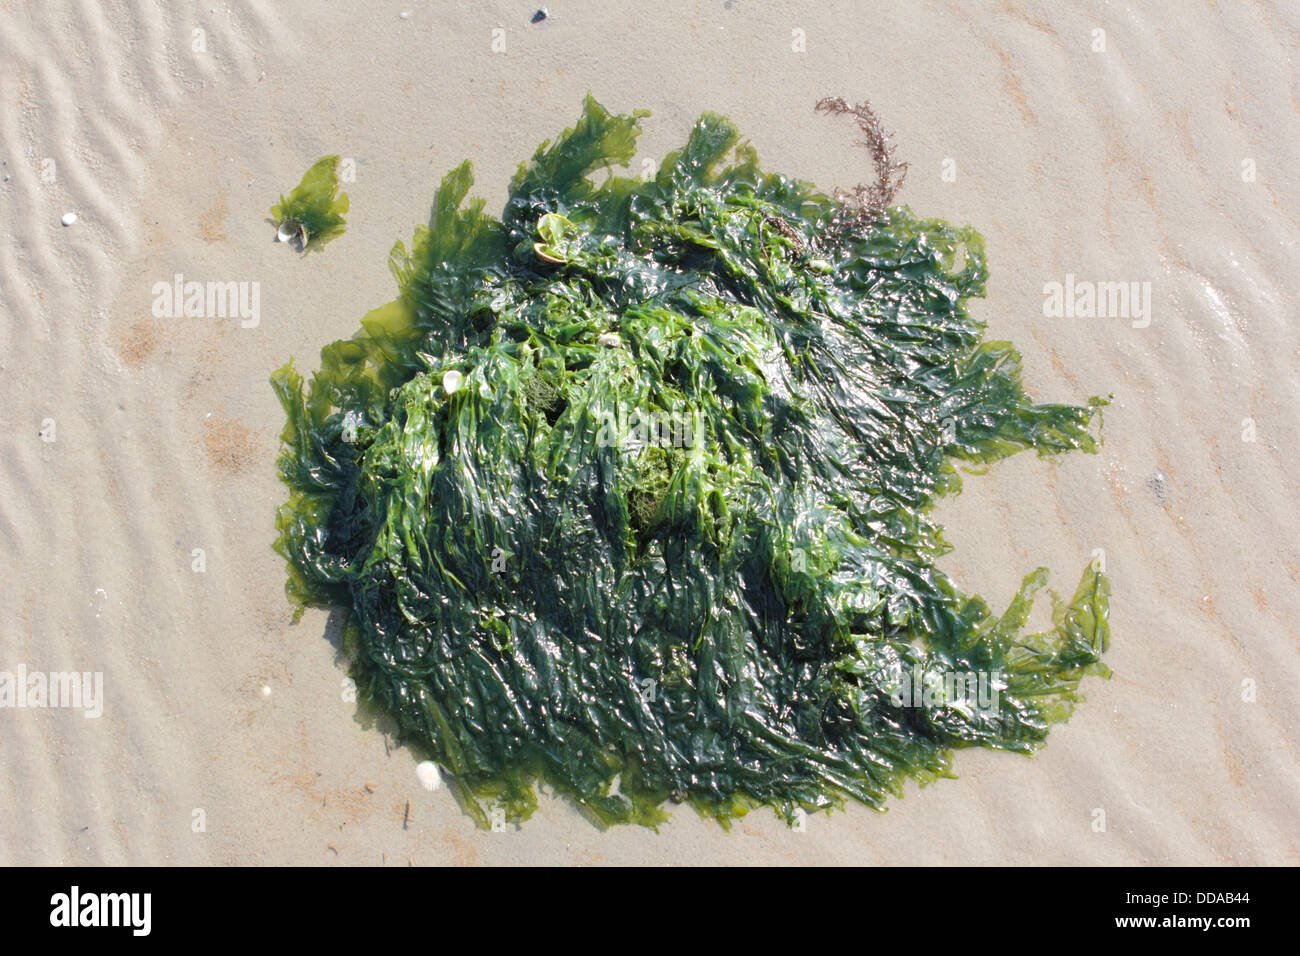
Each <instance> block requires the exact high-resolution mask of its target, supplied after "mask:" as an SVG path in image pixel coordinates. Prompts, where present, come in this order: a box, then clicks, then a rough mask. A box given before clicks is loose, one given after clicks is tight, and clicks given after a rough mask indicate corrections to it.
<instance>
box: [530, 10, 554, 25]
mask: <svg viewBox="0 0 1300 956" xmlns="http://www.w3.org/2000/svg"><path fill="white" fill-rule="evenodd" d="M549 16H550V14H549V13H547V12H546V8H545V7H542V8H541V9H540V10H538V11H537V12H536V13H534V14H533V19H532V22H533V23H541V22H542V21H543V20H545V19H546V18H547V17H549Z"/></svg>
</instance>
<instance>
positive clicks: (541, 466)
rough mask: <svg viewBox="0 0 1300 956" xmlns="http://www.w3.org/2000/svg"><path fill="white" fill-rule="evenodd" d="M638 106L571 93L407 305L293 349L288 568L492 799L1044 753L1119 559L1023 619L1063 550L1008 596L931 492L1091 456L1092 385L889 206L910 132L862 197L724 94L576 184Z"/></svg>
mask: <svg viewBox="0 0 1300 956" xmlns="http://www.w3.org/2000/svg"><path fill="white" fill-rule="evenodd" d="M836 109H838V107H836ZM646 115H648V114H646V113H643V112H636V113H633V114H631V115H615V114H611V113H609V112H607V111H606V110H605V109H604V108H602V107H601V106H600V105H599V104H598V103H597V102H596V101H595V100H594V99H592V98H590V97H588V99H587V101H586V105H585V109H584V111H583V115H582V117H581V118H580V119H579V121H578V123H577V124H576V125H575V126H574V127H573V128H572V129H569V130H566V131H565V132H564V133H563V134H562V135H561V136H559V137H558V138H557V139H556V140H555V141H554V142H553V143H552V142H547V143H544V144H542V146H541V147H539V148H538V150H537V151H536V153H535V154H534V155H533V157H532V159H531V160H530V161H528V162H526V163H524V164H523V165H521V166H520V168H519V171H518V172H517V173H516V175H515V177H514V179H513V181H512V183H511V189H510V196H509V200H508V201H507V203H506V205H505V209H504V211H503V213H502V215H501V216H500V217H499V218H497V217H493V216H490V215H488V214H486V213H485V212H484V210H483V206H484V203H483V201H482V200H481V199H475V200H471V201H469V202H468V203H466V201H465V198H466V195H467V193H468V192H469V188H470V185H471V182H472V179H471V175H470V171H469V165H468V163H466V164H463V165H461V166H460V167H458V168H456V169H454V170H453V171H452V172H451V173H449V174H448V175H447V176H446V178H445V179H444V180H443V181H442V185H441V187H440V188H439V189H438V191H437V195H436V197H435V199H434V203H433V213H432V216H431V218H430V223H429V225H428V226H427V227H424V226H419V227H417V228H416V230H415V235H414V239H413V241H412V243H411V246H410V248H409V249H408V248H407V247H406V246H405V245H404V244H402V243H400V242H399V243H398V244H397V245H396V247H395V248H394V250H393V252H392V255H391V257H390V264H391V267H392V270H393V273H394V275H395V276H396V278H397V282H398V287H399V295H398V298H397V299H396V300H395V301H393V302H391V303H389V304H388V305H385V306H383V307H381V308H378V309H376V310H374V311H372V312H370V313H369V314H368V315H366V316H365V317H364V318H363V319H362V321H361V326H362V327H361V330H360V331H358V332H357V334H356V335H355V336H354V337H353V338H351V339H347V340H343V341H339V342H335V343H333V344H332V345H328V346H326V347H325V348H324V349H323V350H322V353H321V367H320V370H319V371H318V372H317V373H316V374H315V376H314V377H313V379H312V380H311V382H310V384H309V385H308V386H307V387H306V389H305V391H304V382H303V379H302V378H301V376H300V375H299V374H298V372H297V371H295V369H294V368H293V366H292V364H289V365H286V366H285V367H284V368H282V369H280V370H279V371H277V372H276V373H275V374H274V376H273V377H272V381H273V384H274V386H275V388H276V391H277V392H278V394H279V397H280V400H281V402H282V403H283V406H284V409H285V412H286V414H287V416H288V422H287V424H286V426H285V429H284V433H283V442H284V450H283V452H282V455H281V459H280V471H281V475H282V477H283V479H284V481H285V482H286V483H287V484H288V486H289V489H290V495H289V500H288V502H287V503H286V504H285V505H283V506H282V507H281V508H280V510H279V514H278V522H277V523H278V527H279V532H280V535H279V539H278V542H277V548H278V550H279V551H280V553H281V554H283V555H284V556H285V557H286V558H287V560H288V571H289V581H288V591H289V594H290V596H291V597H292V598H293V600H295V601H296V602H298V603H299V604H300V605H306V604H312V605H321V606H331V607H342V608H345V609H346V611H347V625H346V628H345V647H346V649H347V650H348V652H349V653H350V654H351V656H352V675H353V677H354V678H355V680H356V682H357V685H358V688H359V691H360V695H361V699H362V700H363V701H364V702H366V703H367V704H368V705H369V706H371V707H374V708H376V709H378V710H379V711H382V712H384V713H387V714H390V715H392V716H393V717H394V718H395V720H396V721H397V723H398V724H399V725H400V727H401V728H402V731H403V733H404V734H405V736H406V738H407V739H408V740H409V741H411V742H413V743H415V744H418V745H419V746H420V747H421V748H424V749H427V750H428V751H429V752H431V754H432V755H433V757H434V759H436V760H437V761H438V762H439V763H440V764H441V765H442V766H443V767H444V768H445V769H446V770H448V771H449V772H450V773H451V774H453V775H454V777H455V780H456V782H457V784H458V788H457V789H458V793H459V794H460V796H461V797H462V798H463V801H464V804H465V806H466V808H467V810H468V811H469V812H470V813H471V814H472V815H473V816H474V818H475V819H476V820H477V821H478V822H479V824H480V825H484V826H486V825H487V823H488V819H489V812H488V807H489V805H496V806H499V807H501V808H502V809H503V810H504V812H505V814H506V816H507V817H508V818H510V819H514V820H519V819H524V818H526V817H528V816H529V814H530V813H531V812H532V811H533V809H534V808H535V806H536V793H535V785H536V784H537V783H538V782H546V783H548V784H550V785H551V786H553V787H554V788H556V789H557V790H558V791H560V792H563V793H565V794H568V795H569V796H570V797H572V798H573V799H574V800H575V801H576V802H577V804H578V805H579V806H580V807H581V808H582V809H583V810H584V811H585V812H586V813H588V814H589V815H590V816H591V818H592V819H593V820H595V821H597V822H598V823H600V824H603V825H607V824H614V823H641V824H647V825H656V824H658V823H659V822H660V821H661V820H663V819H664V818H665V812H664V809H663V804H664V803H665V802H666V801H669V800H672V801H678V802H686V803H689V804H690V805H692V806H693V807H695V808H696V809H697V810H698V811H699V812H701V813H703V814H706V815H708V816H711V817H714V818H716V819H718V820H719V821H720V822H722V823H723V824H724V825H725V824H726V823H727V821H728V820H730V819H731V818H734V817H736V816H739V815H741V814H744V813H746V812H747V811H748V810H749V809H751V808H753V807H756V806H763V805H766V806H770V807H773V808H774V809H775V810H776V811H777V812H779V813H781V814H783V815H784V816H785V817H786V818H787V819H793V817H794V815H795V814H796V812H797V811H799V810H800V809H801V808H802V809H803V810H809V811H811V810H815V809H822V808H829V807H833V806H837V805H840V804H841V803H842V802H843V801H844V800H845V799H846V798H853V799H856V800H860V801H862V802H864V803H866V804H868V805H871V806H873V807H879V806H881V805H882V804H883V803H884V801H885V799H886V798H887V796H888V795H889V794H899V793H901V789H902V782H903V780H904V779H905V778H906V777H908V776H911V777H913V778H916V779H918V780H920V781H922V782H928V781H931V780H934V779H935V778H937V777H941V776H951V769H950V768H951V754H952V751H953V750H954V749H955V748H960V747H966V746H973V745H979V746H986V747H993V748H999V749H1004V750H1011V751H1017V752H1028V751H1030V750H1032V749H1034V748H1036V747H1038V746H1039V745H1041V744H1042V743H1043V742H1044V741H1045V740H1046V737H1047V733H1048V728H1049V726H1050V725H1051V724H1052V723H1053V722H1055V721H1059V720H1063V719H1065V718H1066V717H1067V716H1068V715H1069V713H1070V711H1071V709H1072V708H1073V706H1074V704H1075V702H1076V701H1077V700H1078V699H1079V698H1078V688H1079V683H1080V681H1081V679H1082V678H1083V677H1084V676H1085V675H1088V674H1105V673H1106V672H1107V671H1106V668H1105V665H1104V664H1102V663H1101V655H1102V652H1103V651H1104V650H1105V648H1106V646H1107V642H1108V633H1109V632H1108V625H1107V607H1108V605H1107V584H1106V581H1105V578H1104V577H1103V576H1102V575H1101V574H1100V573H1099V572H1098V571H1097V570H1096V569H1093V568H1089V569H1087V570H1086V571H1085V572H1084V574H1083V577H1082V579H1081V581H1080V583H1079V586H1078V589H1077V590H1076V591H1075V593H1074V596H1073V597H1072V598H1071V599H1070V600H1068V601H1061V600H1059V599H1056V598H1055V596H1054V598H1053V599H1054V601H1055V603H1056V612H1055V616H1054V620H1053V626H1052V627H1051V628H1050V629H1048V630H1047V631H1046V632H1044V633H1041V634H1033V635H1025V634H1023V633H1022V631H1023V629H1024V624H1025V621H1026V619H1027V616H1028V614H1029V609H1030V604H1031V602H1032V600H1033V595H1034V593H1035V592H1036V591H1037V590H1039V589H1040V588H1041V587H1043V585H1044V583H1045V581H1046V577H1047V575H1046V571H1044V570H1042V569H1038V570H1036V571H1034V572H1032V573H1031V574H1029V575H1028V576H1027V577H1026V578H1025V579H1024V584H1023V585H1022V587H1021V589H1020V592H1019V593H1018V594H1017V596H1016V597H1015V599H1014V600H1013V601H1012V603H1011V606H1010V607H1009V608H1008V610H1007V611H1006V612H1005V613H1004V614H1002V615H1000V616H996V615H993V614H992V613H991V612H990V610H989V608H988V606H987V605H986V604H985V603H984V602H983V601H982V600H981V599H979V598H978V597H971V596H967V595H964V594H962V593H960V592H959V591H958V589H957V588H956V587H955V586H954V584H953V583H952V581H951V580H950V579H949V578H948V577H947V576H946V575H945V574H944V573H943V572H942V571H941V570H940V569H939V568H938V567H937V565H936V560H937V559H938V558H939V557H940V556H941V555H943V554H944V553H945V552H946V551H947V550H948V545H947V544H946V543H945V541H944V538H943V535H942V531H941V529H940V527H939V526H938V525H937V524H936V523H935V522H934V520H933V518H932V514H931V512H932V508H933V506H934V504H935V501H936V500H937V498H938V497H939V496H940V495H942V494H944V493H945V492H949V491H952V490H955V489H956V488H957V486H958V478H957V473H956V470H955V468H954V462H974V463H988V462H992V461H996V460H998V459H1001V458H1004V457H1006V456H1008V455H1010V454H1013V453H1014V452H1016V451H1019V450H1022V449H1027V448H1033V449H1036V450H1037V451H1038V453H1039V454H1041V455H1052V454H1056V453H1059V452H1064V451H1068V450H1071V449H1083V450H1085V451H1094V450H1095V449H1096V438H1095V437H1094V434H1093V425H1094V416H1096V414H1097V411H1098V406H1099V405H1100V404H1102V402H1101V400H1100V399H1093V400H1091V401H1090V402H1089V403H1088V404H1087V405H1082V406H1075V405H1063V404H1034V403H1033V402H1032V401H1031V400H1030V399H1029V398H1028V397H1027V396H1026V394H1025V392H1024V390H1023V389H1022V387H1021V384H1020V358H1019V355H1018V354H1017V352H1016V351H1015V349H1014V348H1013V347H1012V346H1011V345H1010V344H1009V343H1006V342H986V341H984V340H983V333H984V328H983V325H982V324H981V323H980V321H979V320H977V319H976V318H975V317H973V316H972V315H971V314H970V312H969V311H968V310H967V308H966V302H967V299H968V298H969V297H971V296H977V295H981V294H982V293H983V291H984V286H985V281H986V277H987V272H986V267H985V257H984V243H983V239H982V237H981V236H980V235H979V233H977V232H975V231H974V230H973V229H971V228H969V227H961V228H957V227H953V226H951V225H949V224H947V223H944V222H941V221H938V220H934V219H919V218H917V217H916V216H914V215H913V214H912V213H911V212H910V211H909V210H908V209H906V208H905V207H898V208H880V204H881V203H882V202H884V201H885V200H886V197H887V196H888V197H892V188H896V183H897V178H896V177H897V176H898V174H899V165H898V164H896V163H893V162H892V160H888V161H884V162H883V163H878V169H880V170H881V171H882V178H881V182H880V183H878V184H877V189H876V191H874V192H873V191H870V190H868V191H867V192H865V193H861V194H856V195H858V197H859V199H860V207H859V209H860V211H862V210H865V211H870V214H871V218H870V219H869V220H868V219H866V218H860V217H859V213H858V212H850V213H849V214H846V212H845V208H844V206H843V205H842V204H841V203H838V202H836V201H835V200H834V199H833V198H831V197H830V196H827V195H825V194H824V193H822V192H820V191H818V190H817V189H816V188H815V187H813V186H812V185H810V184H808V183H804V182H800V181H798V180H794V179H789V178H786V177H784V176H780V175H776V174H773V173H767V172H763V171H762V170H761V169H760V168H759V166H758V161H757V157H756V155H755V153H754V151H753V150H752V149H751V148H750V147H749V146H748V145H745V144H741V143H740V142H739V135H738V133H737V131H736V129H735V128H734V127H733V126H732V124H731V123H730V122H728V121H727V120H726V119H724V118H723V117H721V116H717V115H714V114H711V113H706V114H705V115H703V116H702V117H701V118H700V120H699V121H698V122H697V123H696V125H695V127H694V129H693V130H692V132H691V134H690V137H689V139H688V140H687V142H686V144H685V145H684V146H683V147H682V148H681V149H680V150H678V151H677V152H675V153H673V154H671V155H670V156H668V157H667V158H666V159H665V160H664V162H663V163H662V165H661V167H660V169H659V172H658V174H657V175H656V176H655V177H654V178H653V179H651V180H648V181H641V180H639V179H634V178H630V177H623V176H617V175H612V176H609V177H608V178H603V179H602V181H600V182H599V183H597V182H595V181H593V179H592V178H590V174H591V173H593V172H594V171H596V170H599V169H602V168H606V167H610V166H612V165H614V164H620V165H626V164H627V163H628V161H629V160H630V159H631V157H632V156H633V153H634V152H635V146H636V137H637V135H638V133H639V130H640V121H641V119H642V118H643V117H644V116H646ZM859 118H860V119H861V118H862V116H861V114H859ZM876 142H877V143H880V144H883V142H884V140H883V138H878V139H877V140H876ZM881 148H883V146H882V147H881ZM890 177H895V178H890ZM850 222H851V223H853V224H854V225H853V228H852V229H848V230H846V229H845V228H844V227H845V225H846V224H847V223H850ZM828 236H833V237H835V238H836V241H835V242H824V241H822V240H824V239H825V238H826V237H828ZM963 250H964V253H963ZM647 423H649V424H647ZM954 677H955V678H956V679H954ZM968 678H969V679H970V681H971V684H972V685H973V684H975V683H979V685H980V687H981V688H982V689H983V690H987V691H988V692H989V693H988V696H989V697H991V698H992V700H988V699H986V698H985V695H984V694H983V693H980V694H978V695H976V696H974V697H972V696H969V695H967V694H966V693H964V692H963V689H962V688H963V687H965V686H966V685H965V682H966V681H967V679H968Z"/></svg>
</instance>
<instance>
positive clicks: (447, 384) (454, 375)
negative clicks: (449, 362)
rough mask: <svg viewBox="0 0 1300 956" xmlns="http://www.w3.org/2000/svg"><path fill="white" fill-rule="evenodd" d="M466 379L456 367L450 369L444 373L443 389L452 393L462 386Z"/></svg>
mask: <svg viewBox="0 0 1300 956" xmlns="http://www.w3.org/2000/svg"><path fill="white" fill-rule="evenodd" d="M464 381H465V376H464V375H461V374H460V372H458V371H456V370H455V369H454V368H453V369H448V370H447V371H446V372H444V373H443V374H442V390H443V391H444V392H446V393H447V394H448V395H450V394H451V393H452V392H454V391H456V390H457V389H458V388H460V386H461V384H462V383H463V382H464Z"/></svg>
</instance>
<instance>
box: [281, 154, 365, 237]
mask: <svg viewBox="0 0 1300 956" xmlns="http://www.w3.org/2000/svg"><path fill="white" fill-rule="evenodd" d="M338 161H339V158H338V157H337V156H322V157H321V158H320V159H318V160H316V162H314V163H313V164H312V166H311V168H310V169H309V170H307V172H306V173H305V174H304V175H303V177H302V182H300V183H299V184H298V185H297V186H295V187H294V189H293V192H291V193H289V196H288V198H287V199H286V198H285V197H284V196H283V195H282V196H280V202H279V203H277V204H276V205H274V206H272V207H271V222H272V223H274V224H275V226H276V238H277V239H278V240H279V241H280V242H287V243H290V244H291V245H292V246H293V247H294V248H295V249H297V250H298V251H299V252H306V251H307V250H308V249H311V248H316V247H319V246H322V245H324V244H325V243H327V242H329V241H330V240H331V239H333V238H335V237H336V236H341V235H342V234H343V232H344V230H345V229H346V228H347V220H346V219H344V218H343V214H344V213H345V212H347V211H348V194H347V193H340V192H339V178H338V172H337V167H338Z"/></svg>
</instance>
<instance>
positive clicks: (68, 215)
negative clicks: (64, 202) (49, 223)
mask: <svg viewBox="0 0 1300 956" xmlns="http://www.w3.org/2000/svg"><path fill="white" fill-rule="evenodd" d="M76 221H77V214H76V213H75V212H65V213H64V214H63V218H62V219H60V220H59V222H61V223H63V224H64V225H65V226H71V225H72V224H73V223H74V222H76Z"/></svg>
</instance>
